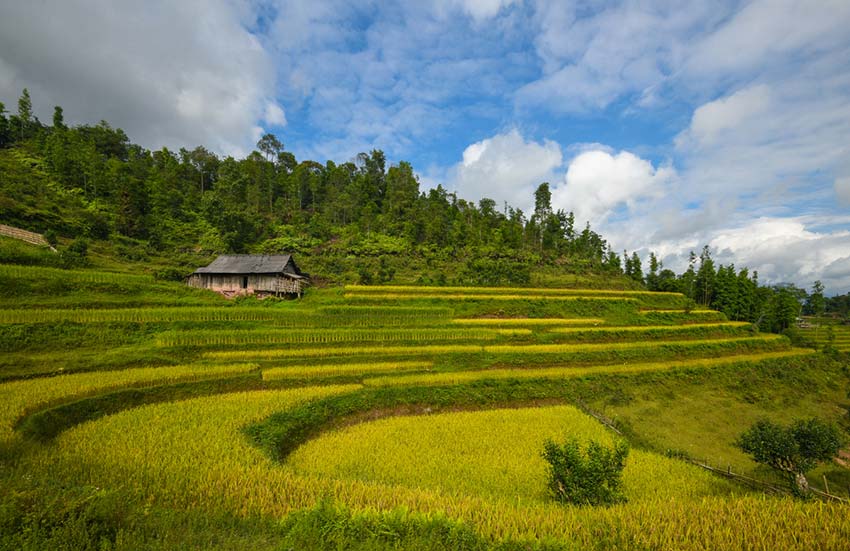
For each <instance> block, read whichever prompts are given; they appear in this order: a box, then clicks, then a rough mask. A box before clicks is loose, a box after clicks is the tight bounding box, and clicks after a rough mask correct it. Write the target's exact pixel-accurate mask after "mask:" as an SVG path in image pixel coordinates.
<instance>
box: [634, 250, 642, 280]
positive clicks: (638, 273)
mask: <svg viewBox="0 0 850 551" xmlns="http://www.w3.org/2000/svg"><path fill="white" fill-rule="evenodd" d="M631 278H632V279H633V280H634V281H636V282H637V283H640V284H641V285H642V284H643V268H642V267H641V265H640V257H639V256H638V253H637V251H635V252H632V273H631Z"/></svg>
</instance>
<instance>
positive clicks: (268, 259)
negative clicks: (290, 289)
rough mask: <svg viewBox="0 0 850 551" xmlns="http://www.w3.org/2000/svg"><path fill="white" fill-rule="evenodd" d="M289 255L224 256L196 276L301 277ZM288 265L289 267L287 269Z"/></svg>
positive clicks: (200, 269)
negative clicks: (260, 275) (273, 275)
mask: <svg viewBox="0 0 850 551" xmlns="http://www.w3.org/2000/svg"><path fill="white" fill-rule="evenodd" d="M290 260H292V255H289V254H275V255H267V254H223V255H221V256H219V257H218V258H216V259H215V260H213V262H212V264H210V265H209V266H206V267H204V268H198V269H197V270H195V273H196V274H280V273H283V272H286V273H288V274H293V275H301V271H300V270H299V269H298V266H296V265H295V262H294V261H293V262H291V263H290ZM287 265H289V266H288V267H287Z"/></svg>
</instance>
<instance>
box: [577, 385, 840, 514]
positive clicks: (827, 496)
mask: <svg viewBox="0 0 850 551" xmlns="http://www.w3.org/2000/svg"><path fill="white" fill-rule="evenodd" d="M576 405H577V406H578V407H579V408H580V409H581V410H582V411H584V412H585V413H587V414H588V415H590V416H591V417H594V418H595V419H596V420H597V421H599V422H600V423H602V424H603V425H605V426H606V427H608V428H609V429H610V430H611V431H613V432H614V433H616V434H618V435H620V436H622V435H623V433H622V432H620V430H619V429H618V428H617V427H616V424H615V423H614V420H613V419H611V418H609V417H606V416H605V415H603V414H602V413H600V412H598V411H594V410H593V409H592V408H590V406H588V405H587V404H586V403H585V402H584V401H582V400H580V399H579V400H576ZM676 457H678V458H679V459H682V460H684V461H687V462H688V463H691V464H693V465H696V466H697V467H701V468H703V469H705V470H707V471H710V472H712V473H714V474H717V475H720V476H722V477H724V478H728V479H731V480H735V481H737V482H740V483H742V484H744V485H747V486H750V487H751V488H755V489H758V490H762V491H763V492H766V493H769V494H776V495H790V494H791V489H790V488H786V487H783V486H777V485H776V484H774V483H772V482H767V481H765V480H759V479H757V478H753V477H751V476H746V475H743V474H739V473H736V472H733V470H732V466H731V465H727V466H726V468H725V469H724V468H721V467H717V466H712V465H711V464H709V461H708V459H691V458H690V457H686V456H678V455H677V456H676ZM823 487H824V489H823V490H820V489H818V488H815V487H814V486H813V485H812V483H811V481H809V490H810V491H811V492H812V493H813V494H814V495H816V496H817V497H819V498H821V499H823V500H826V501H836V502H839V503H847V504H850V499H848V498H846V497H841V496H837V495H835V494H832V493H830V491H829V481H828V480H827V478H826V475H824V477H823ZM847 495H848V496H850V488H847Z"/></svg>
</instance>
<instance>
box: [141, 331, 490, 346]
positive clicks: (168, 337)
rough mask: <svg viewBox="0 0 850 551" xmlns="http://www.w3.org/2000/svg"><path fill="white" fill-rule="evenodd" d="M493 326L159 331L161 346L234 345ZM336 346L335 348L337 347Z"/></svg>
mask: <svg viewBox="0 0 850 551" xmlns="http://www.w3.org/2000/svg"><path fill="white" fill-rule="evenodd" d="M498 336H499V333H498V332H497V331H496V330H492V329H460V330H459V329H431V328H414V329H300V330H299V329H288V330H254V331H249V330H246V331H229V330H199V331H168V332H164V333H160V334H159V335H157V338H156V343H157V345H158V346H234V345H252V344H330V343H347V342H350V343H356V342H421V341H428V342H430V341H456V340H488V339H494V338H496V337H498ZM334 350H335V349H334Z"/></svg>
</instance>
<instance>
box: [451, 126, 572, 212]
mask: <svg viewBox="0 0 850 551" xmlns="http://www.w3.org/2000/svg"><path fill="white" fill-rule="evenodd" d="M562 163H563V158H562V155H561V148H560V146H559V145H558V144H557V143H555V142H553V141H550V140H543V142H540V143H538V142H534V141H526V140H525V138H523V137H522V135H521V134H520V133H519V131H518V130H516V129H513V130H510V131H508V132H506V133H504V134H497V135H495V136H493V137H492V138H487V139H485V140H481V141H480V142H476V143H473V144H471V145H469V146H468V147H467V148H466V149H465V150H464V152H463V161H461V162H460V163H458V164H457V165H456V166H455V167H454V169H453V171H452V172H453V174H452V175H451V176H450V181H451V186H452V187H453V188H454V189H455V190H456V191H457V193H458V195H459V196H461V197H463V198H466V199H472V200H477V199H480V198H482V197H488V198H490V199H494V200H496V201H497V202H498V203H501V202H502V201H507V202H508V204H510V205H511V206H514V207H520V208H522V209H523V210H524V211H526V212H527V211H528V210H529V208H530V205H531V204H533V197H534V190H535V189H536V188H537V186H539V185H540V184H541V183H543V182H544V181H552V180H553V179H554V171H555V169H556V168H558V167H560V166H561V164H562Z"/></svg>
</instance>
